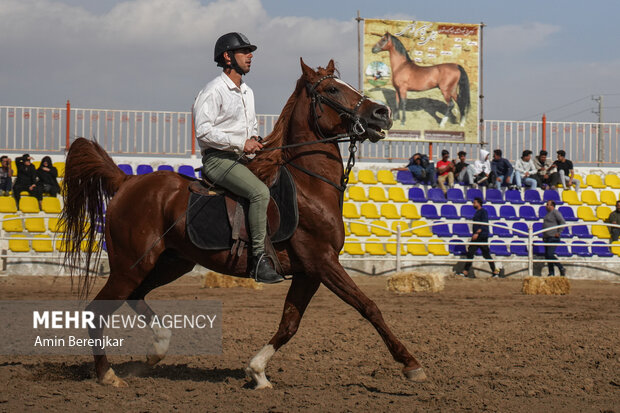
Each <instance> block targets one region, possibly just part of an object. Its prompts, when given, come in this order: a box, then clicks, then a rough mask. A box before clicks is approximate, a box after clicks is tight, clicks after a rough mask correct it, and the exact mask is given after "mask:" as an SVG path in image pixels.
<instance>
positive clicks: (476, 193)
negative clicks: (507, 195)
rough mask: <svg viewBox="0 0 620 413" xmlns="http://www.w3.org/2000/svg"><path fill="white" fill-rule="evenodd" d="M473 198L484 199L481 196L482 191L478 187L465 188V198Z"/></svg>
mask: <svg viewBox="0 0 620 413" xmlns="http://www.w3.org/2000/svg"><path fill="white" fill-rule="evenodd" d="M474 198H481V199H484V197H483V196H482V191H481V190H480V189H474V188H469V189H468V190H467V200H468V201H469V202H471V201H473V200H474Z"/></svg>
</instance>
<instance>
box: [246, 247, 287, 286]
mask: <svg viewBox="0 0 620 413" xmlns="http://www.w3.org/2000/svg"><path fill="white" fill-rule="evenodd" d="M252 277H253V278H254V279H255V280H256V282H259V283H265V284H275V283H279V282H281V281H284V278H283V277H282V276H281V275H280V274H278V273H277V272H276V270H274V268H273V265H272V263H271V260H270V259H269V258H267V256H266V255H265V254H261V255H259V256H257V257H254V258H253V259H252Z"/></svg>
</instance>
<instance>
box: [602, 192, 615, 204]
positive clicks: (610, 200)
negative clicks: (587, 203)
mask: <svg viewBox="0 0 620 413" xmlns="http://www.w3.org/2000/svg"><path fill="white" fill-rule="evenodd" d="M616 202H618V199H617V198H616V194H615V193H614V192H613V191H610V190H608V189H607V190H605V191H601V203H602V204H605V205H609V206H611V207H615V206H616Z"/></svg>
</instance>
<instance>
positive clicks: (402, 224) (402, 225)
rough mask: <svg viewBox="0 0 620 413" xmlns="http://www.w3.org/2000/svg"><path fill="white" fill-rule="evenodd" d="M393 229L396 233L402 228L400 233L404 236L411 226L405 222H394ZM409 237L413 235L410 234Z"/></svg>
mask: <svg viewBox="0 0 620 413" xmlns="http://www.w3.org/2000/svg"><path fill="white" fill-rule="evenodd" d="M391 228H392V231H394V232H396V231H397V230H398V228H400V233H401V234H402V233H403V232H405V231H406V230H408V229H409V225H407V223H406V222H405V221H394V222H392V225H391ZM408 235H411V233H409V234H408Z"/></svg>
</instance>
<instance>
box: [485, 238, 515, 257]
mask: <svg viewBox="0 0 620 413" xmlns="http://www.w3.org/2000/svg"><path fill="white" fill-rule="evenodd" d="M489 249H490V251H491V254H494V255H498V256H500V257H509V256H510V251H508V247H506V243H505V242H504V241H501V240H498V239H494V240H492V241H491V245H490V246H489Z"/></svg>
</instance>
